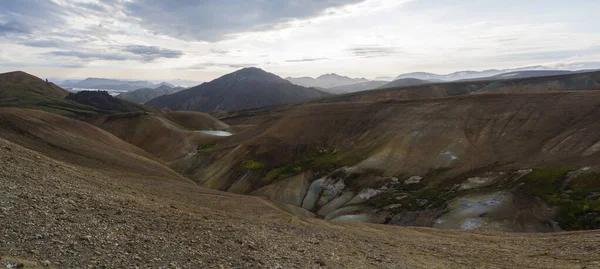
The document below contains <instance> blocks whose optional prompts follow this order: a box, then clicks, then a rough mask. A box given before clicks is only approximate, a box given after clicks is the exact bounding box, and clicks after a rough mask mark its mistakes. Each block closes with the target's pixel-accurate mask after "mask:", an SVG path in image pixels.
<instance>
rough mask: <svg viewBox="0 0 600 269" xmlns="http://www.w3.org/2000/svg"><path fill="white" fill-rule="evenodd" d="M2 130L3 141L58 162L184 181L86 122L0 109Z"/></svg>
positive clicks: (31, 111)
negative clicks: (5, 140) (8, 141)
mask: <svg viewBox="0 0 600 269" xmlns="http://www.w3.org/2000/svg"><path fill="white" fill-rule="evenodd" d="M0 127H1V128H0V137H3V138H4V139H7V140H10V141H12V142H14V143H17V144H19V145H22V146H23V147H26V148H29V149H32V150H35V151H38V152H40V153H41V154H44V155H46V156H49V157H51V158H53V159H55V160H60V161H63V162H67V163H71V164H75V165H81V166H85V167H91V168H94V169H106V170H117V171H130V172H131V171H136V173H138V174H144V175H155V176H159V177H164V178H171V179H180V180H183V178H182V177H181V176H180V175H178V174H177V173H175V172H173V171H171V170H169V169H168V168H167V167H166V166H164V165H162V164H160V162H159V161H158V160H157V159H156V158H155V157H153V156H152V155H151V154H149V153H147V152H145V151H143V150H142V149H140V148H138V147H136V146H133V145H131V144H129V143H126V142H124V141H123V140H121V139H119V138H117V137H115V136H114V135H112V134H110V133H108V132H106V131H104V130H102V129H99V128H96V127H94V126H92V125H90V124H87V123H85V122H81V121H78V120H73V119H69V118H65V117H62V116H58V115H54V114H50V113H46V112H42V111H38V110H29V109H14V108H0Z"/></svg>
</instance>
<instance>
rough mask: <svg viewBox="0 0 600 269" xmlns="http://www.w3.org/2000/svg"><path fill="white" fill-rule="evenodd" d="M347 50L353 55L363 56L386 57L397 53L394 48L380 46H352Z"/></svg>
mask: <svg viewBox="0 0 600 269" xmlns="http://www.w3.org/2000/svg"><path fill="white" fill-rule="evenodd" d="M349 51H350V52H352V53H353V54H354V55H355V56H358V57H364V58H374V57H386V56H391V55H394V54H397V51H396V49H395V48H392V47H380V46H364V47H354V48H350V49H349Z"/></svg>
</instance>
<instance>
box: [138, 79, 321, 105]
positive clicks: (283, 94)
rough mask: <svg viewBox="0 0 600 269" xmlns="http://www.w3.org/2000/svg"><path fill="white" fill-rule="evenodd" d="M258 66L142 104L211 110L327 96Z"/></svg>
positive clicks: (284, 102)
mask: <svg viewBox="0 0 600 269" xmlns="http://www.w3.org/2000/svg"><path fill="white" fill-rule="evenodd" d="M327 95H328V94H327V93H325V92H322V91H319V90H317V89H313V88H305V87H302V86H297V85H294V84H292V83H290V82H289V81H286V80H284V79H282V78H280V77H278V76H276V75H274V74H271V73H267V72H265V71H263V70H262V69H258V68H244V69H241V70H238V71H236V72H233V73H231V74H227V75H224V76H222V77H220V78H217V79H215V80H213V81H211V82H207V83H203V84H201V85H198V86H196V87H193V88H190V89H187V90H183V91H180V92H178V93H174V94H171V95H165V96H160V97H157V98H154V99H152V100H150V101H149V102H147V103H146V104H147V105H149V106H152V107H155V108H158V109H162V108H168V109H170V110H191V111H200V112H211V111H217V110H239V109H247V108H254V107H261V106H269V105H280V104H286V103H293V102H299V101H304V100H308V99H314V98H319V97H323V96H327Z"/></svg>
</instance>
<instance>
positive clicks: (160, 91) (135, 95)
mask: <svg viewBox="0 0 600 269" xmlns="http://www.w3.org/2000/svg"><path fill="white" fill-rule="evenodd" d="M184 89H185V88H182V87H171V86H169V85H166V84H163V85H161V86H159V87H157V88H142V89H137V90H135V91H131V92H125V93H121V94H119V95H117V96H116V97H117V98H120V99H125V100H128V101H131V102H134V103H138V104H145V103H146V102H148V101H150V100H152V99H154V98H156V97H159V96H163V95H167V94H173V93H176V92H179V91H182V90H184Z"/></svg>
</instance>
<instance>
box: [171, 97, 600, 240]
mask: <svg viewBox="0 0 600 269" xmlns="http://www.w3.org/2000/svg"><path fill="white" fill-rule="evenodd" d="M598 103H600V93H599V92H594V91H592V92H585V91H582V92H564V93H545V94H485V95H483V94H482V95H470V96H463V97H454V98H444V99H431V100H411V101H387V102H375V103H366V102H365V103H334V104H305V105H297V106H292V107H290V108H288V109H283V110H281V111H276V112H273V113H271V114H269V115H268V116H267V117H265V118H264V120H263V121H262V122H260V123H259V124H257V125H256V126H254V127H251V128H250V129H247V130H246V131H244V132H242V133H240V134H238V135H235V136H233V137H231V138H230V139H229V140H226V141H223V142H220V143H218V144H217V145H216V146H215V147H214V150H213V151H210V152H199V153H197V154H195V155H192V156H190V157H189V158H191V159H189V158H186V159H184V160H181V162H182V163H184V164H186V165H187V166H188V168H187V170H184V172H185V174H186V175H188V176H189V177H190V178H191V179H193V180H195V181H196V182H198V183H200V184H203V185H204V186H207V187H210V188H215V189H219V190H224V191H230V192H235V193H245V194H249V193H253V194H256V195H261V196H267V197H270V198H271V199H275V200H277V201H281V202H286V203H290V204H293V205H296V206H302V207H304V208H305V209H309V210H311V211H313V212H315V213H317V214H318V215H321V216H323V217H325V218H328V219H330V218H331V219H335V218H340V219H344V218H356V220H360V221H366V222H376V223H389V224H399V225H424V226H436V225H437V224H436V221H443V219H444V215H443V212H444V211H445V210H447V209H448V208H450V207H451V204H452V202H453V201H455V199H459V200H460V199H470V198H468V197H472V196H473V195H487V194H490V193H492V194H493V193H500V194H499V195H501V197H504V198H502V199H507V201H509V202H507V204H506V206H507V208H504V209H503V210H508V211H507V212H511V213H510V214H508V215H507V214H505V213H498V215H494V214H492V213H491V211H490V212H489V213H490V214H489V215H488V217H487V218H479V217H478V216H464V217H463V218H459V219H458V220H454V222H453V223H454V224H453V225H455V226H448V227H454V228H460V227H461V225H462V224H463V222H464V221H467V220H468V219H470V218H477V223H478V225H474V226H472V228H469V229H476V230H477V229H479V230H506V231H552V230H556V229H559V228H557V227H556V226H555V224H553V223H554V222H558V223H559V224H560V227H562V228H564V229H582V228H583V229H589V228H594V227H600V226H599V225H600V222H598V219H596V218H597V216H599V214H600V208H597V206H598V203H599V201H598V199H597V198H594V197H595V196H594V192H595V191H596V190H598V188H599V187H600V186H598V185H597V183H598V181H596V178H597V177H598V173H597V171H598V167H596V166H595V164H596V163H597V161H598V160H599V158H600V155H599V154H600V153H598V152H597V151H598V149H599V148H600V147H598V146H597V144H598V143H600V142H599V141H600V137H598V135H597V133H598V132H599V131H600V129H598V128H600V126H598V124H597V123H596V120H595V119H597V118H598V117H600V114H599V115H596V114H597V104H598ZM240 117H243V116H241V115H238V116H236V119H235V121H236V122H239V121H240V119H239V118H240ZM250 117H255V116H254V115H250ZM224 120H225V122H228V120H227V119H224ZM323 126H327V127H326V128H323ZM190 160H202V161H201V162H197V163H194V162H193V161H191V162H190ZM519 171H521V172H519ZM578 171H579V172H578ZM521 173H523V174H521ZM567 173H571V174H570V175H573V176H568V175H567ZM578 176H581V179H579V180H581V182H579V183H574V182H578V180H576V178H577V177H578ZM411 178H412V179H411ZM568 178H569V179H568ZM536 180H546V182H547V183H546V184H547V186H546V187H544V188H541V187H540V186H537V185H531V184H535V183H534V182H536ZM471 181H473V182H471ZM411 182H413V183H411ZM469 182H471V183H469ZM583 182H587V183H583ZM571 183H573V184H575V185H570V184H571ZM519 184H523V185H519ZM579 184H587V185H586V186H587V187H585V188H580V186H583V185H579ZM463 185H464V186H465V187H464V188H463V189H461V186H463ZM519 186H522V187H519ZM265 188H266V189H265ZM325 193H327V195H326V194H325ZM369 193H370V194H369ZM567 193H571V195H569V194H567ZM575 193H577V194H576V195H575ZM560 195H563V196H562V197H563V198H562V199H564V200H553V199H554V198H552V197H555V196H560ZM482 197H488V196H482ZM493 197H495V196H493ZM488 198H489V197H488ZM488 198H481V199H488ZM307 199H310V200H311V201H313V202H311V203H309V204H306V201H308V200H307ZM473 199H474V198H473ZM478 199H479V198H478ZM489 199H492V200H494V199H496V198H489ZM498 199H499V198H498ZM530 199H534V200H535V199H541V200H543V201H545V202H546V204H544V203H541V204H537V203H532V202H531V201H530ZM521 204H525V205H528V206H524V207H520V206H518V205H521ZM575 204H579V205H581V206H584V205H585V206H584V207H583V208H588V209H581V210H580V209H575V208H576V206H575ZM551 207H554V208H555V209H557V210H558V209H560V210H558V211H553V210H551V209H550V208H551ZM569 208H571V209H569ZM490 210H492V209H490ZM494 210H495V209H494ZM569 210H573V211H569ZM492 211H493V210H492ZM484 212H485V210H484ZM544 212H546V213H544ZM344 216H347V217H344ZM411 216H412V217H411ZM518 216H532V217H531V218H530V217H524V218H521V217H518ZM515 217H517V218H516V219H515ZM501 223H510V224H501ZM498 225H499V226H498ZM469 227H471V226H469ZM492 227H495V228H492Z"/></svg>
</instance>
